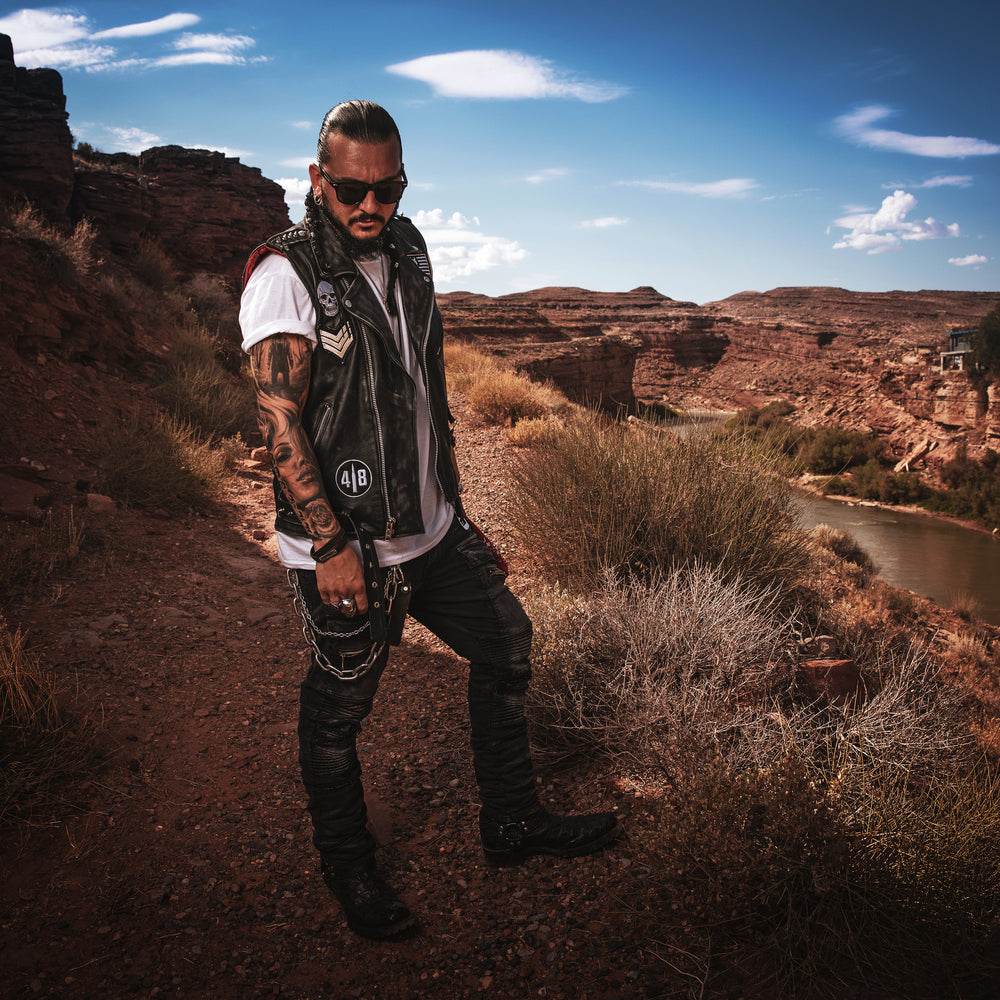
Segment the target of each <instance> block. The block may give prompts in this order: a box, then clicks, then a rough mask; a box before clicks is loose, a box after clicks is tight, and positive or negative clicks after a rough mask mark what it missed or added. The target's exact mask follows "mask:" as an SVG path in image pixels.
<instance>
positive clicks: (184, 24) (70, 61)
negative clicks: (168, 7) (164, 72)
mask: <svg viewBox="0 0 1000 1000" xmlns="http://www.w3.org/2000/svg"><path fill="white" fill-rule="evenodd" d="M200 21H201V18H200V17H199V16H198V15H197V14H183V13H177V14H168V15H167V16H166V17H160V18H157V19H156V20H155V21H143V22H141V23H137V24H125V25H121V26H119V27H116V28H107V29H105V30H103V31H93V30H92V29H91V23H90V20H89V19H88V18H87V17H86V16H84V15H83V14H76V13H72V12H68V11H63V10H21V11H17V12H16V13H14V14H10V15H8V16H6V17H3V18H0V31H2V32H4V33H5V34H8V35H10V36H11V39H12V41H13V46H14V53H15V58H16V61H17V64H18V65H19V66H24V67H26V68H29V69H30V68H37V67H49V68H52V69H85V70H87V71H88V72H108V71H112V70H117V71H122V70H136V69H150V68H154V67H168V66H191V65H200V64H205V63H209V64H215V65H219V66H244V65H247V64H249V63H254V62H263V61H266V60H264V59H263V57H260V56H258V57H254V58H247V57H246V56H244V55H240V54H238V53H241V52H243V51H244V50H246V49H249V48H251V47H253V46H254V45H255V44H256V43H255V41H254V39H252V38H250V37H249V36H247V35H235V34H208V33H204V34H193V33H190V32H188V33H185V34H183V35H181V37H180V38H179V39H176V40H175V41H174V42H173V43H172V48H173V49H175V50H178V51H177V52H176V54H173V55H165V56H159V57H157V56H156V55H151V54H145V53H143V54H138V53H130V54H129V55H128V56H127V57H125V58H119V54H118V50H117V49H116V48H115V47H114V46H113V45H108V44H99V43H106V42H108V41H114V40H116V39H131V38H143V37H147V36H151V35H159V34H163V33H165V32H172V31H180V30H181V29H182V28H190V27H192V26H193V25H195V24H198V23H199V22H200Z"/></svg>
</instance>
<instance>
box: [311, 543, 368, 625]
mask: <svg viewBox="0 0 1000 1000" xmlns="http://www.w3.org/2000/svg"><path fill="white" fill-rule="evenodd" d="M316 586H317V587H318V588H319V596H320V597H322V598H323V601H324V603H325V604H332V605H337V604H338V603H339V602H340V601H342V600H343V599H344V598H345V597H346V598H350V599H351V600H353V601H354V603H355V604H356V605H357V608H358V612H359V614H362V615H363V614H365V612H367V610H368V594H367V593H366V592H365V574H364V571H363V570H362V568H361V560H360V559H358V557H357V555H356V554H355V552H354V549H352V548H351V547H350V545H348V546H346V547H345V548H344V549H342V550H341V551H340V552H338V553H337V554H336V555H335V556H333V558H332V559H327V560H326V562H321V563H316Z"/></svg>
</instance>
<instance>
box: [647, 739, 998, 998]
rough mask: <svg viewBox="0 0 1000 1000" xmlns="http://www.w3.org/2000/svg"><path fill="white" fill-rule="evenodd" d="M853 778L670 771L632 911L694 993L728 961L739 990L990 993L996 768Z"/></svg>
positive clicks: (722, 980)
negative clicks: (637, 907)
mask: <svg viewBox="0 0 1000 1000" xmlns="http://www.w3.org/2000/svg"><path fill="white" fill-rule="evenodd" d="M848 784H849V783H848V782H845V781H843V780H840V779H835V780H833V781H830V782H825V781H822V780H817V777H816V775H815V772H814V771H813V770H812V768H811V767H809V766H807V765H805V764H804V763H803V762H802V761H801V760H799V759H798V758H796V757H795V756H794V755H793V756H789V757H787V758H785V759H784V760H782V761H780V762H779V763H778V764H777V765H776V766H775V767H773V768H771V769H768V770H765V771H757V772H750V773H747V772H739V771H737V772H734V771H733V770H732V769H731V768H727V767H726V766H725V765H724V764H723V763H722V762H720V761H718V760H713V759H709V760H706V761H695V762H693V763H691V764H690V765H688V766H685V767H684V768H680V769H679V768H677V767H675V766H672V765H671V764H669V763H668V764H666V765H665V766H664V774H663V785H664V794H663V795H662V796H660V797H658V798H657V800H656V802H655V803H654V804H652V805H651V808H652V810H653V813H654V823H653V827H652V829H651V831H650V833H649V835H648V836H647V837H646V838H644V841H643V842H644V844H645V848H646V858H645V862H646V863H645V864H644V865H643V871H644V875H645V878H644V881H643V885H642V888H641V890H640V892H639V898H640V900H641V907H642V908H641V912H642V913H643V918H644V919H645V920H646V921H648V923H649V925H650V937H651V939H652V940H653V941H655V942H660V944H659V948H660V949H662V952H661V953H662V957H663V958H664V960H666V961H669V962H670V964H671V965H672V966H673V967H674V968H675V969H678V968H679V969H680V970H681V971H683V972H684V973H685V974H686V975H688V976H690V977H692V978H693V979H695V980H696V981H697V982H698V984H699V986H700V990H701V993H702V994H703V995H704V994H706V993H707V994H711V995H715V990H714V989H713V987H715V986H721V987H724V986H725V985H726V977H727V976H728V975H731V971H732V970H733V969H739V970H740V980H741V982H740V989H741V994H742V995H775V996H788V997H799V996H808V997H829V998H835V997H836V998H840V997H843V996H846V995H859V994H858V991H859V990H861V991H862V994H861V995H879V996H906V997H912V998H927V1000H930V998H935V1000H937V998H939V997H942V996H956V997H958V996H973V995H975V996H979V995H987V994H986V993H983V994H980V993H979V992H977V991H978V990H984V989H986V990H987V991H988V988H989V986H990V984H991V983H992V982H993V981H995V980H994V977H995V975H996V956H995V955H991V954H990V952H989V951H988V949H987V947H986V945H987V944H988V942H989V940H990V935H991V933H992V931H993V927H994V924H995V908H996V904H997V901H998V892H1000V864H998V862H1000V848H998V841H997V833H998V832H1000V831H998V827H1000V820H998V812H997V807H998V805H1000V788H998V782H997V776H996V773H995V772H994V771H990V770H989V769H988V768H986V767H982V768H978V769H975V770H973V771H972V772H970V773H969V774H968V775H967V776H966V780H965V781H964V782H963V783H961V784H946V783H942V782H933V783H931V784H925V785H921V786H916V785H914V784H913V783H912V782H910V781H908V780H907V779H906V778H905V776H900V775H899V774H898V773H897V772H890V773H880V772H879V771H877V770H869V771H867V772H866V773H865V774H864V775H861V776H858V781H857V785H856V787H850V788H848V787H847V785H848ZM865 990H868V991H871V992H863V991H865Z"/></svg>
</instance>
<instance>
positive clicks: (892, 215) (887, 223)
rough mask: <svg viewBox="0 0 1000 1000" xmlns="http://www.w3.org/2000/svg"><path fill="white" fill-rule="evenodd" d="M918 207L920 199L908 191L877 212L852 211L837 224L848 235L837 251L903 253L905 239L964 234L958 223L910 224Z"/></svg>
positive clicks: (885, 202)
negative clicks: (910, 218) (910, 216)
mask: <svg viewBox="0 0 1000 1000" xmlns="http://www.w3.org/2000/svg"><path fill="white" fill-rule="evenodd" d="M916 206H917V199H916V198H915V197H914V196H913V195H912V194H910V193H909V192H907V191H902V190H899V191H894V192H893V193H892V194H891V195H889V196H888V197H887V198H884V199H883V200H882V204H881V206H880V207H879V209H878V211H876V212H864V211H857V210H856V211H852V212H851V213H850V214H849V215H845V216H842V217H841V218H839V219H837V220H836V221H835V222H834V225H835V226H839V227H840V228H841V229H848V230H850V232H848V233H847V234H846V235H845V236H843V238H842V239H840V240H839V241H838V242H837V243H834V245H833V249H834V250H843V249H851V250H864V251H865V252H866V253H869V254H876V253H888V252H890V251H893V250H899V249H900V246H901V244H902V241H904V240H938V239H944V238H947V237H951V236H958V235H960V232H959V226H958V223H957V222H953V223H951V224H950V225H944V224H942V223H940V222H938V221H937V220H936V219H933V218H927V219H924V220H923V221H916V222H908V221H907V218H906V217H907V216H908V215H909V214H910V212H911V211H913V209H914V208H916Z"/></svg>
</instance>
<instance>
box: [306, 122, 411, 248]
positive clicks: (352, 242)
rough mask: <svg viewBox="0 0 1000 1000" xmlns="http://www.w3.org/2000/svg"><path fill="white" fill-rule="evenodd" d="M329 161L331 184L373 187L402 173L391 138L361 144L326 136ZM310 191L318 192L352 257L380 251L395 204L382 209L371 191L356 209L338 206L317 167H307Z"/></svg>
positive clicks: (400, 161)
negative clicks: (371, 185)
mask: <svg viewBox="0 0 1000 1000" xmlns="http://www.w3.org/2000/svg"><path fill="white" fill-rule="evenodd" d="M327 149H328V150H329V153H330V157H329V159H328V160H327V162H326V164H325V165H324V169H325V170H326V172H327V173H328V174H329V175H330V177H331V178H332V179H333V180H334V181H355V182H357V181H360V182H361V183H363V184H376V183H378V182H379V181H389V180H395V179H396V178H398V177H399V175H400V172H401V171H402V169H403V162H402V157H401V154H400V148H399V143H398V142H397V141H396V139H395V138H393V139H390V140H389V141H388V142H381V143H363V142H356V141H355V140H353V139H348V138H347V137H346V136H344V135H341V134H339V133H334V134H333V135H331V136H330V140H329V143H328V145H327ZM309 178H310V180H311V181H312V186H313V191H319V192H320V194H321V196H322V198H323V207H324V208H325V209H326V211H327V214H328V215H329V216H330V218H331V220H332V221H333V224H334V226H335V227H336V228H337V230H338V231H339V232H340V234H341V235H342V236H346V237H348V238H349V239H348V241H347V242H348V244H349V248H350V249H351V250H353V251H354V252H355V253H358V252H362V253H363V252H364V251H365V250H366V249H370V250H371V251H375V250H379V249H381V240H380V239H379V237H380V235H381V233H382V230H383V229H384V228H385V225H386V223H387V222H388V221H389V219H390V218H392V213H393V212H394V211H395V209H396V205H397V204H398V202H393V203H392V204H391V205H383V204H382V203H381V202H380V201H378V199H377V198H376V197H375V192H374V191H368V192H367V193H366V194H365V197H364V201H362V202H361V204H360V205H342V204H341V203H340V201H339V200H338V199H337V193H336V191H334V189H333V188H332V187H330V185H329V184H328V183H327V181H326V180H325V179H324V177H323V175H322V173H321V172H320V169H319V167H318V166H317V165H316V164H315V163H313V164H311V165H310V167H309Z"/></svg>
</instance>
